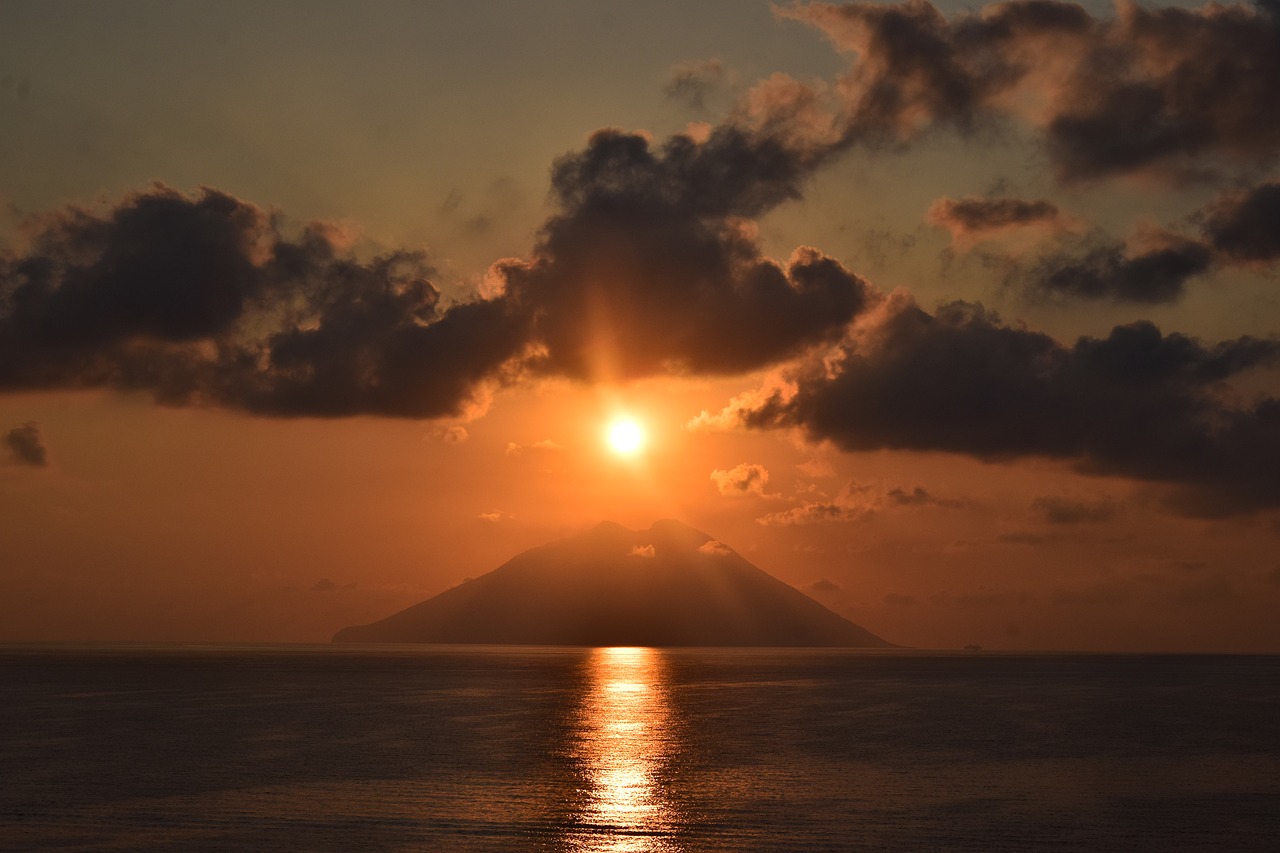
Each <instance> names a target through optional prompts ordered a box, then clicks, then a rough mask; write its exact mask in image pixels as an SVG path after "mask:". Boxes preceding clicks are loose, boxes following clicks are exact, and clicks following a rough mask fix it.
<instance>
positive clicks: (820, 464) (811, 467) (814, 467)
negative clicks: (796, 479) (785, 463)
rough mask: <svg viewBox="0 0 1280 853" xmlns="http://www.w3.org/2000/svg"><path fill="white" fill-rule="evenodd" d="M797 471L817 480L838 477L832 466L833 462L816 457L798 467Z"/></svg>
mask: <svg viewBox="0 0 1280 853" xmlns="http://www.w3.org/2000/svg"><path fill="white" fill-rule="evenodd" d="M796 470H798V471H799V472H800V473H801V474H804V475H805V476H806V477H813V478H814V479H815V480H816V479H819V478H822V477H834V476H835V475H836V469H835V468H833V467H832V466H831V462H829V461H828V460H826V459H821V458H819V457H816V456H815V457H814V458H812V459H808V460H806V461H804V462H801V463H800V464H798V465H796Z"/></svg>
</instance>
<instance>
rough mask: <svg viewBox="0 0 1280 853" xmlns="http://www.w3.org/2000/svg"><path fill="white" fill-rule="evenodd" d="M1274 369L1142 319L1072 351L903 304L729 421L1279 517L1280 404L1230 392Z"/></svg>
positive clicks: (1245, 353)
mask: <svg viewBox="0 0 1280 853" xmlns="http://www.w3.org/2000/svg"><path fill="white" fill-rule="evenodd" d="M1278 362H1280V340H1277V339H1274V338H1273V339H1258V338H1251V337H1247V336H1246V337H1241V338H1237V339H1234V340H1227V341H1223V342H1220V343H1217V344H1212V345H1206V344H1203V343H1201V342H1200V341H1198V340H1196V339H1194V338H1190V337H1187V336H1184V335H1180V334H1177V333H1171V334H1168V335H1165V334H1162V333H1161V332H1160V330H1159V329H1157V328H1156V327H1155V326H1154V325H1153V324H1151V323H1147V322H1138V323H1133V324H1130V325H1125V326H1117V327H1116V328H1114V329H1113V330H1112V331H1111V333H1110V334H1109V335H1108V336H1107V337H1105V338H1092V337H1082V338H1080V339H1079V340H1077V341H1076V342H1075V343H1074V344H1072V345H1064V344H1060V343H1058V342H1057V341H1055V340H1054V339H1053V338H1051V337H1049V336H1048V335H1045V334H1042V333H1039V332H1035V331H1032V330H1029V329H1026V328H1021V327H1016V326H1008V325H1005V324H1004V323H1002V322H1001V321H1000V320H999V318H998V317H996V316H995V315H993V314H990V313H988V312H987V311H985V310H984V309H983V308H982V307H981V306H979V305H974V304H968V303H953V304H950V305H945V306H943V307H941V308H940V309H938V311H937V312H936V313H935V314H929V313H926V312H925V311H923V310H921V309H920V308H919V307H917V306H916V305H915V303H914V302H912V301H911V300H910V299H909V298H908V297H905V296H898V297H895V299H894V301H893V303H892V304H891V305H890V306H888V308H887V309H886V310H885V311H884V312H882V314H881V315H880V316H879V317H878V319H877V322H875V323H869V324H867V325H866V326H865V328H863V329H862V330H861V332H860V334H858V335H856V336H854V337H852V338H850V339H849V340H848V341H846V342H845V343H844V344H842V345H841V346H840V348H839V350H838V352H837V353H836V354H835V355H833V356H830V357H826V358H823V359H821V360H818V359H813V360H810V361H807V362H804V363H802V364H801V365H800V366H798V367H797V368H795V369H794V370H793V371H792V372H791V374H790V380H791V382H792V387H793V388H794V389H795V390H794V392H793V393H791V394H786V393H784V392H783V391H775V392H773V393H772V394H771V395H770V396H769V397H768V398H767V399H765V400H764V401H763V402H762V401H761V399H760V398H759V397H756V398H754V399H753V400H750V401H749V402H747V403H745V404H743V403H738V402H731V403H730V406H729V407H727V409H726V411H727V412H728V414H725V413H722V415H723V416H725V417H734V418H737V419H738V420H739V421H740V422H741V423H743V424H745V425H747V426H749V427H757V428H761V427H763V428H792V427H799V428H801V429H803V430H804V431H805V433H806V434H807V436H808V437H809V438H810V439H811V440H813V441H831V442H833V443H834V444H835V445H836V446H837V447H840V448H842V449H844V450H849V451H865V450H877V449H896V450H926V451H947V452H952V453H959V454H964V455H967V456H973V457H977V458H980V459H985V460H990V461H995V460H1002V459H1013V458H1017V457H1026V456H1039V457H1048V458H1056V459H1062V460H1066V461H1069V462H1071V463H1073V464H1074V466H1075V467H1076V468H1077V469H1078V470H1080V471H1082V472H1085V473H1092V474H1105V475H1116V476H1126V477H1131V478H1134V479H1138V480H1147V481H1154V482H1159V483H1167V484H1170V485H1173V486H1175V487H1178V489H1179V491H1178V492H1177V493H1176V494H1175V495H1174V498H1175V499H1176V508H1177V509H1178V510H1179V511H1180V512H1184V513H1187V514H1193V515H1213V514H1234V513H1240V512H1248V511H1251V510H1255V509H1259V508H1263V507H1275V506H1280V453H1278V452H1277V448H1280V400H1277V399H1275V398H1271V397H1262V398H1259V399H1256V400H1247V399H1241V398H1240V397H1239V396H1238V395H1236V396H1233V395H1232V394H1230V393H1228V389H1229V388H1230V380H1232V379H1233V378H1235V377H1239V376H1241V375H1242V374H1245V373H1247V372H1249V371H1250V370H1252V369H1256V368H1259V367H1263V366H1268V365H1271V366H1274V365H1275V364H1277V363H1278ZM840 509H841V508H840V507H838V506H832V507H828V508H826V509H823V508H821V507H817V508H815V510H814V514H816V515H817V516H819V517H822V516H825V517H832V516H836V515H839V513H840Z"/></svg>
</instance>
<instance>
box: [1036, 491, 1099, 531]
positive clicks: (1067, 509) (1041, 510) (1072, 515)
mask: <svg viewBox="0 0 1280 853" xmlns="http://www.w3.org/2000/svg"><path fill="white" fill-rule="evenodd" d="M1031 509H1032V511H1033V512H1035V513H1037V514H1038V515H1040V516H1041V517H1042V518H1043V519H1044V521H1046V522H1048V523H1049V524H1097V523H1099V522H1103V521H1110V520H1111V518H1112V516H1114V515H1115V507H1114V506H1113V505H1112V504H1111V502H1110V501H1106V500H1099V501H1073V500H1070V499H1068V498H1062V497H1054V496H1052V495H1041V496H1040V497H1038V498H1036V499H1035V500H1033V501H1032V502H1031Z"/></svg>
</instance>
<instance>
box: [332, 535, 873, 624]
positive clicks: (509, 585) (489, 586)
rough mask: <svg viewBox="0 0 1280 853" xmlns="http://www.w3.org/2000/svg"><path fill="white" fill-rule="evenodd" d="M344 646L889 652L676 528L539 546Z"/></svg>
mask: <svg viewBox="0 0 1280 853" xmlns="http://www.w3.org/2000/svg"><path fill="white" fill-rule="evenodd" d="M333 639H334V642H338V643H500V644H521V645H571V646H832V647H875V648H893V647H894V646H893V644H892V643H888V642H886V641H885V640H882V639H880V638H879V637H877V636H875V635H874V634H872V633H870V632H869V631H867V630H865V629H864V628H861V627H859V626H857V625H855V624H854V623H852V622H850V621H849V620H848V619H845V618H844V617H842V616H839V615H837V614H835V613H833V612H831V611H830V610H828V609H827V608H826V607H823V606H822V605H821V604H819V603H818V602H817V601H814V600H813V599H812V598H810V597H809V596H807V595H805V594H804V593H802V592H800V591H799V590H797V589H795V588H794V587H791V586H788V585H787V584H785V583H783V582H782V581H780V580H778V579H777V578H775V577H773V576H772V575H769V574H768V573H766V572H764V571H762V570H761V569H759V568H757V567H755V566H753V565H752V564H751V563H749V562H747V560H745V559H743V558H742V557H741V556H740V555H739V554H738V553H737V552H735V551H734V550H733V549H732V548H729V547H728V546H727V545H724V544H723V543H721V542H718V541H716V540H715V539H712V538H711V537H710V536H708V535H707V534H705V533H702V532H700V531H698V530H694V529H693V528H692V527H689V526H688V525H686V524H682V523H680V522H678V521H670V520H665V521H658V522H656V523H654V525H653V526H652V527H650V528H649V529H648V530H641V531H632V530H628V529H627V528H625V527H623V526H622V525H619V524H614V523H613V522H603V523H601V524H598V525H596V526H595V527H593V528H591V529H590V530H587V531H586V532H584V533H580V534H578V535H576V536H571V537H569V538H567V539H561V540H559V541H556V542H551V543H549V544H547V545H543V546H541V547H538V548H532V549H530V550H528V551H525V552H524V553H522V554H519V555H517V556H516V557H514V558H512V559H511V560H508V561H507V562H506V563H504V564H503V565H501V566H499V567H498V568H496V569H494V570H493V571H491V572H489V573H488V574H485V575H481V576H480V577H478V578H475V579H474V580H469V581H466V582H465V583H463V584H461V585H459V586H456V587H453V588H452V589H449V590H446V591H445V592H442V593H440V594H439V595H437V596H435V597H434V598H429V599H427V600H426V601H423V602H422V603H420V604H416V605H414V606H413V607H410V608H408V609H406V610H402V611H400V612H399V613H396V614H393V615H391V616H388V617H387V618H386V619H382V620H381V621H378V622H374V623H372V624H370V625H359V626H355V627H351V628H344V629H342V630H341V631H339V632H338V633H337V634H336V635H335V636H334V638H333Z"/></svg>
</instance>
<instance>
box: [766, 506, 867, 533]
mask: <svg viewBox="0 0 1280 853" xmlns="http://www.w3.org/2000/svg"><path fill="white" fill-rule="evenodd" d="M872 514H873V510H872V509H871V508H870V507H866V506H849V505H847V504H842V503H837V502H833V501H816V502H814V503H807V504H801V505H800V506H793V507H792V508H791V509H788V510H783V511H781V512H771V513H769V514H768V515H765V516H761V517H760V518H757V519H756V524H762V525H764V526H765V527H790V526H795V525H804V524H818V523H820V522H823V521H860V520H862V519H864V518H867V517H869V516H871V515H872Z"/></svg>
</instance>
